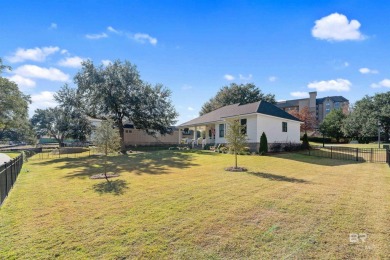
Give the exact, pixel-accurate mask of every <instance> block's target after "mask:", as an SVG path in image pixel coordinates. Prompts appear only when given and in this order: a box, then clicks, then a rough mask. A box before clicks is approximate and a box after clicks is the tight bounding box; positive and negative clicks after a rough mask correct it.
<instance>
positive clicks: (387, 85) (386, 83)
mask: <svg viewBox="0 0 390 260" xmlns="http://www.w3.org/2000/svg"><path fill="white" fill-rule="evenodd" d="M371 87H372V88H382V87H384V88H390V79H384V80H382V81H381V82H379V83H372V84H371Z"/></svg>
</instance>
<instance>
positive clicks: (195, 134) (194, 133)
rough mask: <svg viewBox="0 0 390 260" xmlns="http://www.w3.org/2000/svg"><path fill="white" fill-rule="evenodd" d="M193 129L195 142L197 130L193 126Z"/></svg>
mask: <svg viewBox="0 0 390 260" xmlns="http://www.w3.org/2000/svg"><path fill="white" fill-rule="evenodd" d="M194 129H195V130H194V141H196V132H197V130H198V128H197V127H196V126H195V128H194Z"/></svg>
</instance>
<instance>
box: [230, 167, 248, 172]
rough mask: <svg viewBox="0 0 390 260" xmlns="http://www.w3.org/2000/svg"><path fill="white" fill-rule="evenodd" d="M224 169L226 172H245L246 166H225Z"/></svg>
mask: <svg viewBox="0 0 390 260" xmlns="http://www.w3.org/2000/svg"><path fill="white" fill-rule="evenodd" d="M225 171H228V172H246V171H248V169H247V168H245V167H233V166H232V167H227V168H225Z"/></svg>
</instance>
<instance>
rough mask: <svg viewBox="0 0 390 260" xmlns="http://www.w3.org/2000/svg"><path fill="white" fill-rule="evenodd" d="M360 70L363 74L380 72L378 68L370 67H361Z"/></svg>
mask: <svg viewBox="0 0 390 260" xmlns="http://www.w3.org/2000/svg"><path fill="white" fill-rule="evenodd" d="M359 72H360V73H362V74H378V73H379V72H378V71H377V70H372V69H369V68H361V69H359Z"/></svg>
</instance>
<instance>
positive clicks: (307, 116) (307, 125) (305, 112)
mask: <svg viewBox="0 0 390 260" xmlns="http://www.w3.org/2000/svg"><path fill="white" fill-rule="evenodd" d="M288 113H290V114H291V115H293V116H295V117H296V118H298V119H299V120H301V121H302V122H303V124H301V132H305V134H306V133H307V131H313V130H314V129H315V128H316V126H317V124H318V122H317V119H316V116H315V113H313V112H310V109H309V107H308V106H305V107H304V108H302V110H301V111H297V110H291V111H289V112H288Z"/></svg>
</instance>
